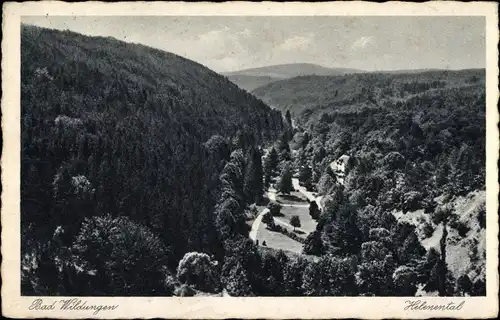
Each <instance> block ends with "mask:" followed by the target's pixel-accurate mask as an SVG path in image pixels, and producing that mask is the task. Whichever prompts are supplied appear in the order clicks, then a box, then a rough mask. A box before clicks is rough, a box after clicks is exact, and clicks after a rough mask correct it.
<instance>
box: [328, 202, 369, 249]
mask: <svg viewBox="0 0 500 320" xmlns="http://www.w3.org/2000/svg"><path fill="white" fill-rule="evenodd" d="M357 215H358V214H357V210H356V208H354V207H353V206H351V205H349V204H343V205H341V206H340V208H339V211H338V212H337V214H336V215H335V219H333V220H332V221H331V222H330V223H327V225H326V226H325V227H324V228H323V234H324V242H323V245H324V246H325V247H326V249H327V250H328V251H330V252H332V253H340V254H344V255H347V254H356V253H357V252H359V250H360V246H361V231H360V230H359V228H358V225H357ZM323 216H325V215H323ZM325 241H326V243H325Z"/></svg>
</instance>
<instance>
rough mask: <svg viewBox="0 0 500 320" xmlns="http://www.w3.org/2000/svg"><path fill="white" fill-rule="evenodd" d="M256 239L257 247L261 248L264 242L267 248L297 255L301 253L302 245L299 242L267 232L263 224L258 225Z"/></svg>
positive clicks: (276, 233)
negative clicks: (257, 241)
mask: <svg viewBox="0 0 500 320" xmlns="http://www.w3.org/2000/svg"><path fill="white" fill-rule="evenodd" d="M257 239H258V240H259V246H262V244H263V243H264V241H265V242H266V247H267V248H271V249H276V250H283V251H291V252H295V253H297V254H300V253H301V252H302V244H301V243H300V242H298V241H295V240H293V239H291V238H289V237H287V236H285V235H283V234H281V233H279V232H274V231H270V230H267V228H266V224H265V223H261V224H260V226H259V230H258V232H257Z"/></svg>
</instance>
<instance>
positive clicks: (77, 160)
mask: <svg viewBox="0 0 500 320" xmlns="http://www.w3.org/2000/svg"><path fill="white" fill-rule="evenodd" d="M21 108H22V109H21V112H22V119H21V125H22V150H21V153H22V175H21V176H22V179H21V203H22V207H21V212H22V219H21V220H22V227H23V241H22V244H23V254H24V255H25V256H26V257H28V256H30V257H32V258H33V257H37V256H38V257H39V258H40V256H41V258H40V259H41V261H43V259H44V257H43V255H44V254H46V255H49V256H50V255H52V256H50V257H45V259H46V260H47V259H48V260H54V259H53V255H54V254H55V253H54V252H53V251H51V249H47V247H48V246H52V247H54V244H53V239H54V237H56V235H57V239H58V241H61V244H62V245H63V246H64V247H65V248H70V250H72V252H73V253H74V252H80V253H81V254H80V257H84V256H85V255H86V254H87V255H88V254H89V252H88V250H91V249H90V248H89V247H88V246H87V245H91V244H89V243H92V245H93V246H96V245H98V244H96V243H95V242H99V241H111V242H112V241H114V240H113V239H115V238H114V237H115V236H118V235H119V233H117V232H118V231H116V229H113V228H112V226H113V225H114V226H115V228H118V229H122V228H127V229H128V230H137V232H138V233H139V234H142V235H143V240H144V239H156V238H157V237H158V240H154V241H155V243H158V244H157V247H158V248H163V249H158V250H157V251H158V253H155V252H154V251H155V250H156V249H154V248H149V249H148V252H151V254H152V255H156V254H160V253H162V252H163V253H165V254H164V256H168V258H169V259H170V260H169V261H167V262H168V263H170V264H173V265H175V266H177V261H178V260H179V259H180V258H182V256H183V254H184V253H186V252H188V251H194V250H197V251H200V252H207V253H209V254H216V255H217V254H220V251H221V250H222V249H221V247H222V246H221V242H220V239H219V238H220V235H219V234H218V232H217V229H216V228H215V227H214V224H215V223H216V217H215V214H214V210H215V206H216V202H217V201H218V198H219V192H218V190H219V187H220V182H219V175H220V174H221V172H222V170H223V168H224V166H225V164H226V162H228V161H229V160H230V158H229V156H230V153H231V152H232V151H234V150H241V153H244V154H245V155H246V154H247V152H250V151H251V152H253V153H252V155H253V154H254V153H255V152H258V150H256V148H257V149H258V147H259V145H260V144H264V143H266V142H270V141H273V140H274V139H276V138H277V137H279V135H280V133H281V131H282V128H283V122H282V116H281V113H280V112H279V111H273V110H271V109H270V108H269V107H268V106H266V105H265V104H264V103H262V102H261V101H260V100H258V99H256V98H254V97H253V96H252V95H250V94H248V93H246V92H245V91H243V90H241V89H239V88H238V87H237V86H236V85H234V84H233V83H231V82H230V81H228V80H227V79H226V78H224V77H223V76H221V75H219V74H217V73H215V72H213V71H211V70H209V69H208V68H205V67H203V66H202V65H200V64H198V63H196V62H193V61H190V60H187V59H184V58H182V57H180V56H177V55H174V54H171V53H167V52H163V51H159V50H156V49H152V48H149V47H146V46H143V45H137V44H130V43H125V42H121V41H117V40H115V39H112V38H102V37H87V36H83V35H80V34H77V33H74V32H70V31H54V30H49V29H43V28H38V27H33V26H27V25H23V26H22V29H21ZM250 149H251V150H250ZM259 160H260V159H259ZM245 165H246V164H245ZM238 169H239V170H240V169H241V168H238ZM228 170H229V169H228ZM250 192H254V191H253V190H251V191H250ZM250 196H251V197H253V196H254V195H253V194H252V195H249V197H250ZM93 217H99V218H95V219H94V218H93ZM115 218H119V219H121V220H113V219H115ZM96 219H97V220H96ZM99 219H101V220H99ZM103 219H104V220H103ZM134 223H137V224H139V226H141V227H132V226H134ZM130 224H132V226H128V225H130ZM92 225H95V226H94V227H92V228H96V229H99V228H102V229H103V232H110V234H109V236H107V237H105V238H103V239H100V238H99V239H94V240H95V241H91V240H89V237H90V238H91V237H95V234H94V235H93V234H92V233H88V234H87V233H86V232H90V231H85V230H88V228H90V226H92ZM106 226H107V227H106ZM142 226H144V227H142ZM85 228H87V229H85ZM107 228H111V230H106V229H107ZM80 229H81V230H80ZM113 230H114V231H113ZM113 232H114V233H113ZM135 236H137V234H136V235H135ZM135 236H134V237H135ZM115 240H116V241H118V243H121V242H120V241H123V240H120V239H115ZM89 241H90V242H89ZM101 245H103V246H104V245H105V244H101ZM122 245H125V243H123V244H122ZM137 245H139V244H137ZM86 246H87V247H86ZM116 246H119V245H116ZM96 250H97V249H96ZM91 251H92V250H91ZM167 252H170V253H169V254H167ZM94 254H96V253H95V252H94ZM109 254H110V255H111V256H112V255H113V254H112V253H109ZM144 254H147V253H144ZM30 259H31V258H30ZM33 259H35V258H33ZM82 259H83V258H82ZM89 259H90V260H89ZM89 259H87V260H86V261H84V262H81V263H80V264H78V263H76V262H75V263H74V264H76V265H82V264H86V265H88V268H90V269H96V268H97V269H99V268H98V265H99V263H101V262H99V263H97V262H95V263H94V266H93V267H91V266H90V265H91V264H92V263H91V262H92V259H91V258H89ZM93 259H94V260H95V259H96V257H94V258H93ZM162 259H163V258H162ZM48 260H47V261H48ZM84 260H85V259H84ZM96 263H97V264H96ZM145 263H149V262H145ZM47 267H48V268H49V267H50V266H47ZM52 267H53V266H52ZM103 268H104V267H103ZM39 269H40V268H39ZM157 271H158V270H156V271H155V272H157ZM144 272H145V271H144ZM87 273H88V272H87ZM102 273H104V271H102ZM135 277H137V278H141V276H140V274H136V275H135ZM145 277H146V276H145ZM52 280H53V279H52ZM46 281H47V282H48V283H47V285H48V286H50V281H51V280H46ZM52 285H55V284H52ZM28 286H31V289H28V290H31V291H32V290H34V289H33V287H37V288H39V290H42V292H45V293H55V292H56V291H57V290H58V289H57V288H54V287H48V288H45V289H40V288H41V287H43V285H42V284H40V283H31V284H29V285H28ZM157 286H158V284H154V285H153V284H152V285H151V286H150V287H152V288H156V287H157ZM44 290H45V291H44ZM89 290H90V289H89ZM94 290H95V288H94ZM123 290H124V292H126V291H127V290H126V289H123ZM131 291H133V290H131ZM131 291H129V292H131ZM64 292H65V291H63V293H64ZM66 293H67V292H66Z"/></svg>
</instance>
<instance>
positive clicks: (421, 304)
mask: <svg viewBox="0 0 500 320" xmlns="http://www.w3.org/2000/svg"><path fill="white" fill-rule="evenodd" d="M405 302H406V307H405V310H412V311H424V310H425V311H448V310H451V311H459V310H460V309H462V307H463V306H464V304H465V301H462V302H460V303H458V304H457V303H454V302H449V303H446V304H444V303H443V304H427V302H426V301H421V300H413V301H412V300H406V301H405Z"/></svg>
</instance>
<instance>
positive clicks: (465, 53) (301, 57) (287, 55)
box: [21, 16, 486, 72]
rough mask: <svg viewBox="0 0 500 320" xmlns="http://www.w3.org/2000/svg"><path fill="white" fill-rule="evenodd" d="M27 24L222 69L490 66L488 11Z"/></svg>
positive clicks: (38, 20) (35, 19) (39, 19)
mask: <svg viewBox="0 0 500 320" xmlns="http://www.w3.org/2000/svg"><path fill="white" fill-rule="evenodd" d="M21 22H22V23H25V24H31V25H37V26H41V27H46V28H52V29H60V30H66V29H69V30H72V31H75V32H78V33H82V34H86V35H93V36H97V35H98V36H111V37H114V38H117V39H119V40H123V41H127V42H133V43H142V44H144V45H148V46H151V47H154V48H158V49H162V50H165V51H169V52H173V53H175V54H178V55H181V56H183V57H186V58H188V59H191V60H195V61H197V62H199V63H201V64H203V65H205V66H207V67H209V68H211V69H213V70H215V71H217V72H228V71H236V70H241V69H247V68H254V67H261V66H268V65H276V64H287V63H314V64H319V65H322V66H325V67H338V68H355V69H362V70H367V71H379V70H401V69H427V68H429V69H434V68H437V69H467V68H484V67H485V66H486V48H485V46H486V38H485V18H484V17H465V16H454V17H452V16H448V17H436V16H433V17H410V16H399V17H394V16H393V17H380V16H378V17H374V16H371V17H361V16H358V17H347V16H315V17H313V16H303V17H301V16H290V17H283V16H279V17H276V16H272V17H271V16H269V17H264V16H239V17H228V16H210V17H202V16H148V17H145V16H123V17H117V16H66V17H65V16H29V17H28V16H25V17H22V19H21Z"/></svg>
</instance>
